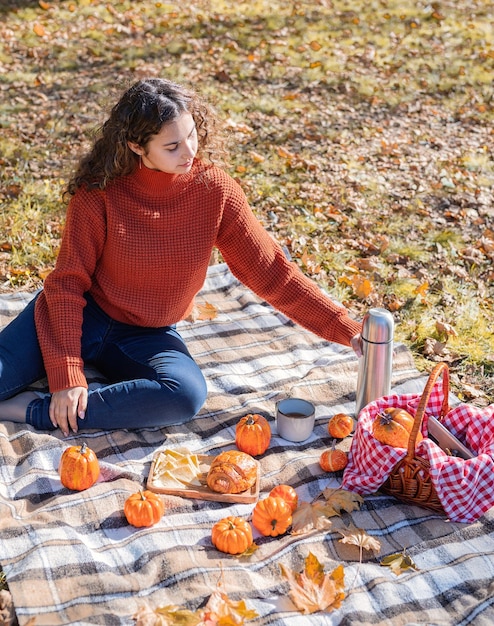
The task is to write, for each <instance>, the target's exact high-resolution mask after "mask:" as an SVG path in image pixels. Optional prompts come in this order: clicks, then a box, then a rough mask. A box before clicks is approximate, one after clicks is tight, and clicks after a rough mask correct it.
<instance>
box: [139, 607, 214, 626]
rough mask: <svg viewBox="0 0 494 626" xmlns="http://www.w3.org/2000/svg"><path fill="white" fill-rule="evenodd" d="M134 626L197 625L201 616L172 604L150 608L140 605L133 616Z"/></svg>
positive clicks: (200, 620)
mask: <svg viewBox="0 0 494 626" xmlns="http://www.w3.org/2000/svg"><path fill="white" fill-rule="evenodd" d="M133 619H134V620H135V622H136V626H199V624H202V623H203V619H202V617H201V616H200V615H199V614H198V613H197V612H194V611H189V610H187V609H182V608H180V607H178V606H176V605H174V604H169V605H167V606H162V607H158V608H157V609H154V610H153V609H151V608H150V607H149V606H141V607H140V608H139V610H138V611H137V613H135V615H134V616H133Z"/></svg>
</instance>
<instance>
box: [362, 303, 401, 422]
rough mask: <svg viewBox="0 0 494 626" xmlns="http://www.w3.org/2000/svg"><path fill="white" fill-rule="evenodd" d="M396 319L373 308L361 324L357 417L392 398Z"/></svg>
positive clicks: (385, 311) (382, 310)
mask: <svg viewBox="0 0 494 626" xmlns="http://www.w3.org/2000/svg"><path fill="white" fill-rule="evenodd" d="M393 332H394V320H393V316H392V315H391V313H390V312H389V311H387V310H386V309H380V308H372V309H369V311H368V313H366V315H365V316H364V319H363V322H362V335H361V336H362V356H361V357H360V362H359V369H358V378H357V400H356V405H355V415H356V416H357V417H358V414H359V413H360V411H361V410H362V409H363V408H364V406H366V405H367V404H369V402H372V401H373V400H376V399H377V398H380V397H381V396H387V395H389V393H390V391H391V373H392V370H393Z"/></svg>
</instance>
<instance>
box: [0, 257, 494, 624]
mask: <svg viewBox="0 0 494 626" xmlns="http://www.w3.org/2000/svg"><path fill="white" fill-rule="evenodd" d="M28 299H29V295H27V296H17V295H16V296H12V297H6V298H0V325H1V324H4V323H6V322H7V321H8V319H9V316H11V315H13V314H15V313H16V312H18V310H19V309H20V308H21V307H22V306H23V305H24V304H25V302H26V301H27V300H28ZM198 302H199V303H205V302H208V303H210V304H213V305H214V306H215V307H216V308H217V310H218V315H217V318H216V319H215V320H212V321H207V320H204V321H200V320H198V321H196V322H194V323H185V322H184V323H181V324H180V331H181V333H182V334H183V336H184V338H185V339H186V341H187V343H188V345H189V348H190V350H191V352H192V353H193V354H194V356H195V358H196V359H197V361H198V362H199V363H200V365H201V367H202V368H203V370H204V373H205V375H206V378H207V380H208V386H209V396H208V400H207V402H206V405H205V406H204V408H203V410H202V411H201V413H200V415H199V416H198V418H197V419H195V420H194V421H192V422H191V423H189V424H187V425H184V426H174V427H170V428H167V429H142V430H138V431H133V432H127V431H113V432H93V431H90V432H84V433H81V434H78V435H77V436H70V437H68V438H67V439H64V438H63V437H62V436H61V435H60V434H59V433H58V432H56V431H55V432H52V433H43V432H35V431H34V430H32V429H31V428H29V427H27V426H24V425H15V424H11V423H0V454H1V459H2V461H1V463H0V563H1V565H2V568H3V571H4V572H5V574H6V577H7V580H8V583H9V587H10V590H11V592H12V595H13V600H14V604H15V607H16V612H17V617H18V620H19V623H20V625H21V626H25V625H26V624H27V623H28V622H29V621H30V620H33V622H32V623H34V624H35V625H36V626H58V625H61V624H79V625H86V624H87V625H89V624H101V625H105V626H106V625H115V626H117V625H129V626H132V625H133V624H135V619H134V616H135V614H136V612H137V611H138V610H139V609H140V608H141V607H143V606H147V607H150V608H152V609H155V608H157V607H160V606H165V605H170V604H174V605H178V606H182V607H185V608H188V609H192V610H196V609H197V608H199V607H201V606H204V604H205V602H206V601H207V599H208V598H209V596H210V594H211V593H212V591H213V590H214V589H216V586H217V584H218V582H219V580H221V579H222V580H223V581H224V582H223V590H224V591H225V592H226V593H227V594H228V595H229V597H230V598H232V599H234V600H240V599H244V600H245V601H246V604H247V607H248V608H249V609H252V610H255V611H256V612H257V613H258V617H257V618H256V619H255V620H253V622H252V623H253V624H256V626H267V625H270V626H321V625H323V624H324V625H330V624H335V625H343V624H351V625H352V626H358V625H362V626H363V625H372V624H384V625H388V624H389V625H390V626H391V625H392V626H400V625H405V624H430V625H435V624H437V625H439V624H440V625H449V624H451V625H452V624H455V625H458V624H474V623H475V624H476V625H477V626H479V625H480V626H484V625H485V626H487V624H492V623H494V607H493V604H494V515H493V511H488V512H487V513H486V514H485V515H484V516H483V517H482V518H480V519H478V520H477V521H476V522H474V523H471V524H459V523H456V522H451V521H447V520H446V519H445V518H444V516H441V515H437V514H433V513H431V512H430V511H428V510H426V509H423V508H419V507H416V506H409V505H405V504H403V503H400V502H399V501H397V500H396V499H394V498H392V497H389V496H386V495H382V494H379V493H372V494H369V495H366V496H365V497H364V504H363V505H362V507H361V509H360V510H358V511H353V512H352V513H351V514H347V513H345V514H342V515H341V517H334V518H332V520H333V526H332V527H331V528H330V529H329V530H326V531H312V532H310V533H309V534H307V535H290V534H286V535H284V536H281V537H278V538H270V537H262V536H260V535H259V534H258V533H255V534H254V537H255V542H256V543H257V545H258V549H257V551H256V552H255V553H254V555H252V556H251V557H250V558H248V559H245V558H242V559H240V558H236V557H230V556H228V555H225V554H222V553H220V552H218V551H217V550H215V549H214V547H213V546H212V544H211V540H210V533H211V527H212V525H213V523H214V522H215V521H217V520H219V519H221V518H222V517H225V516H227V515H240V516H244V517H245V518H249V516H250V515H251V512H252V508H253V505H252V504H224V503H218V502H209V501H200V500H190V499H186V498H181V497H177V496H163V498H164V502H165V506H166V512H165V515H164V516H163V518H162V519H161V521H160V522H159V523H158V524H156V525H155V526H153V527H151V528H146V529H136V528H133V527H130V526H129V525H128V524H127V523H126V521H125V518H124V516H123V503H124V501H125V499H126V498H127V497H128V496H129V495H130V494H131V493H134V492H135V491H136V490H137V489H139V488H140V487H142V486H143V485H144V484H145V481H146V478H147V475H148V473H149V469H150V464H151V459H152V456H153V454H154V452H155V451H156V450H157V449H159V448H160V447H163V446H168V447H178V446H184V445H185V446H187V447H188V448H189V449H191V450H192V451H194V452H199V453H204V454H216V453H219V452H220V451H222V450H225V449H232V448H233V447H234V430H235V425H236V423H237V421H238V419H239V418H240V417H241V416H242V415H244V414H246V413H248V412H258V413H261V414H263V415H265V416H266V417H267V419H268V420H269V422H270V424H271V426H272V430H273V437H272V442H271V445H270V447H269V449H268V451H267V452H266V453H265V454H264V455H262V456H261V457H259V462H260V465H261V485H260V492H261V493H260V497H261V498H263V497H265V496H266V495H267V494H268V493H269V491H270V490H271V489H272V487H273V486H275V485H276V484H279V483H288V484H290V485H292V486H293V487H294V488H295V489H296V491H297V493H298V495H299V499H300V500H301V501H310V500H312V499H313V498H314V497H315V496H317V495H318V494H319V493H320V492H321V490H322V489H324V488H326V487H339V486H341V481H342V477H341V474H325V473H324V472H322V470H321V469H320V467H319V464H318V458H319V455H320V453H321V451H322V450H323V449H325V448H327V447H328V446H329V445H330V439H329V437H328V434H327V422H328V419H329V417H330V416H331V415H333V414H335V413H337V412H340V411H343V412H349V413H353V411H354V408H355V386H356V377H357V359H356V358H355V356H354V354H353V352H352V351H351V350H350V349H348V348H344V347H342V346H338V345H332V344H328V343H327V342H324V341H322V340H321V339H319V338H317V337H315V336H313V335H311V334H310V333H308V332H305V331H304V330H302V329H301V328H299V327H297V326H295V325H294V324H292V323H291V322H289V321H288V320H287V319H286V318H284V317H283V316H282V315H280V314H279V313H277V312H276V311H273V310H272V309H271V307H269V306H268V305H267V304H266V303H265V302H262V301H259V300H258V299H257V298H256V297H255V296H253V294H252V293H250V292H249V291H248V290H246V289H245V288H244V287H243V286H242V285H240V284H239V283H238V282H237V281H236V280H235V278H234V277H233V276H232V275H231V274H230V273H229V271H228V269H227V268H226V267H225V266H224V265H217V266H213V267H212V268H210V271H209V274H208V277H207V281H206V284H205V286H204V289H203V291H202V292H201V294H199V298H198ZM2 306H4V307H5V308H4V309H2V308H1V307H2ZM393 371H394V374H393V393H395V392H396V393H397V394H398V395H400V396H401V395H403V394H408V393H410V394H415V393H418V392H419V391H420V390H421V389H422V388H423V385H424V377H423V376H420V375H419V373H418V372H417V371H416V369H415V367H414V364H413V359H412V358H411V355H410V353H409V352H408V350H406V349H405V348H404V347H403V346H397V349H396V353H395V359H394V370H393ZM287 395H297V396H301V397H304V398H307V399H308V400H311V401H312V402H314V403H315V405H316V425H315V429H314V433H313V435H312V436H311V437H310V438H309V439H308V440H307V441H304V442H302V443H290V442H287V441H284V440H283V439H281V438H280V437H278V435H277V433H276V424H275V420H274V406H275V402H276V401H277V400H279V399H280V398H283V397H285V396H287ZM83 440H84V441H86V442H87V443H88V445H89V446H90V447H91V448H92V449H93V450H95V452H96V453H97V455H98V458H99V459H100V465H101V470H102V471H101V477H100V479H99V481H98V482H97V483H96V484H95V485H93V486H92V487H91V488H90V489H87V490H86V491H83V492H80V493H79V492H77V493H75V492H70V491H68V490H67V489H65V488H63V487H62V485H61V483H60V480H59V477H58V473H57V466H58V461H59V459H60V456H61V454H62V452H63V450H64V449H65V448H66V447H67V446H68V445H72V444H80V443H81V442H82V441H83ZM338 445H339V446H342V447H345V446H346V447H347V448H348V447H349V445H350V441H349V440H348V441H347V440H344V441H343V443H340V444H338ZM351 525H353V526H355V527H357V528H362V529H365V530H366V532H367V533H368V534H370V535H371V536H372V537H374V538H376V539H378V540H379V541H380V542H381V550H380V552H379V554H376V553H374V552H373V551H370V552H367V551H365V550H364V553H363V557H362V564H359V550H358V547H356V546H352V545H349V544H343V543H341V542H340V541H339V540H340V539H341V535H340V533H339V532H338V529H341V528H348V527H350V526H351ZM404 548H406V550H407V554H408V555H410V557H411V558H412V559H413V560H414V562H415V564H416V565H417V568H418V569H417V570H407V571H406V572H405V573H403V574H401V575H400V576H395V575H394V574H393V573H392V572H391V571H390V570H389V569H388V568H383V567H381V566H380V564H379V563H380V559H381V558H382V557H384V556H386V555H389V554H392V553H395V552H401V551H402V550H403V549H404ZM309 552H312V553H313V554H314V555H315V556H316V557H317V558H318V560H319V561H320V562H321V564H322V565H323V567H324V569H325V571H331V570H333V569H334V568H335V567H336V566H337V565H339V564H340V563H341V564H343V566H344V569H345V593H346V597H345V599H344V600H343V602H342V604H341V607H340V608H339V609H337V610H335V611H333V612H331V613H325V614H323V613H315V614H313V615H302V614H301V613H299V612H298V611H297V610H295V608H294V606H293V605H292V604H291V602H290V600H289V598H288V593H287V592H288V586H287V583H286V582H285V581H284V580H283V579H282V578H281V576H280V569H279V563H283V565H284V566H285V567H289V568H292V569H295V570H297V571H300V570H301V569H302V568H303V562H304V559H305V558H306V557H307V555H308V553H309Z"/></svg>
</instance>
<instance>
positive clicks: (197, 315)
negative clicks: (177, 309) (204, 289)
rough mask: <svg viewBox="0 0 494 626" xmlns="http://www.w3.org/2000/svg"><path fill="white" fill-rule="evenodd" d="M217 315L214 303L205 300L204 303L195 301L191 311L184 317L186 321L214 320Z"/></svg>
mask: <svg viewBox="0 0 494 626" xmlns="http://www.w3.org/2000/svg"><path fill="white" fill-rule="evenodd" d="M217 315H218V309H217V308H216V307H215V306H214V304H210V303H209V302H205V303H204V304H197V303H195V304H194V306H193V308H192V311H191V312H190V313H189V315H188V316H187V317H186V321H187V322H197V320H203V321H204V320H214V319H215V318H216V317H217Z"/></svg>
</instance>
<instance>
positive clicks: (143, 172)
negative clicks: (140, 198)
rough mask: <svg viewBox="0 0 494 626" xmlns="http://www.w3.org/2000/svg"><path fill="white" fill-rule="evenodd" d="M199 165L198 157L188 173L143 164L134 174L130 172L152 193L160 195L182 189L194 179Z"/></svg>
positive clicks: (131, 175) (134, 178)
mask: <svg viewBox="0 0 494 626" xmlns="http://www.w3.org/2000/svg"><path fill="white" fill-rule="evenodd" d="M199 167H200V162H198V161H197V159H196V160H194V164H193V166H192V168H191V170H190V171H189V172H187V173H186V174H169V173H167V172H160V171H159V170H152V169H150V168H148V167H146V166H145V165H142V166H141V167H139V166H137V167H136V168H135V170H134V171H133V172H132V174H130V178H131V179H132V180H133V182H134V183H135V184H137V185H138V186H139V187H140V188H141V189H143V190H145V191H147V192H148V193H149V194H150V195H152V196H159V195H164V194H169V193H170V191H174V190H177V189H180V188H181V187H183V185H186V184H187V183H188V182H190V181H191V180H193V178H194V177H195V175H196V174H197V170H198V168H199Z"/></svg>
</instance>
